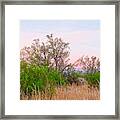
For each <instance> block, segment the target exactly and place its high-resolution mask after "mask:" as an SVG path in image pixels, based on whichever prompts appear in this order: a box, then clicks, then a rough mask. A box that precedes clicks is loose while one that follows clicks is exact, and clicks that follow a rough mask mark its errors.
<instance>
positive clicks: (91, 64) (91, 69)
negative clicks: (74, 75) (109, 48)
mask: <svg viewBox="0 0 120 120" xmlns="http://www.w3.org/2000/svg"><path fill="white" fill-rule="evenodd" d="M74 65H75V66H79V67H80V68H81V69H82V70H83V71H84V72H85V73H96V72H99V71H100V61H99V58H97V57H95V56H92V57H88V56H85V57H81V58H80V59H78V60H77V61H76V62H75V63H74Z"/></svg>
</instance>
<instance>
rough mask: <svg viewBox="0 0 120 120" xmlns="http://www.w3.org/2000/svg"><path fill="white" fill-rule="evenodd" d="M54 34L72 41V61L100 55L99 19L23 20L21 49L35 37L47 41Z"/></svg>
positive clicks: (21, 24) (21, 25)
mask: <svg viewBox="0 0 120 120" xmlns="http://www.w3.org/2000/svg"><path fill="white" fill-rule="evenodd" d="M51 33H52V34H53V36H54V37H61V38H62V39H63V41H66V42H69V43H70V45H69V46H70V59H71V60H70V61H71V62H72V63H73V62H75V61H76V60H77V59H79V57H81V56H83V55H85V56H86V55H88V56H93V55H94V56H97V57H100V21H99V20H21V21H20V49H21V48H23V47H25V46H30V45H31V43H32V41H33V40H34V39H38V38H39V39H40V41H41V42H42V41H43V42H45V41H46V40H47V39H46V35H48V34H51Z"/></svg>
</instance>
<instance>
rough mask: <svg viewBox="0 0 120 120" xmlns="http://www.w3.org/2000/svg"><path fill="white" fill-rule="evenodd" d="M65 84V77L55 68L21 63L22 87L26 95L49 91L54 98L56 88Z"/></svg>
mask: <svg viewBox="0 0 120 120" xmlns="http://www.w3.org/2000/svg"><path fill="white" fill-rule="evenodd" d="M65 83H66V81H65V79H64V77H63V75H62V74H61V73H60V72H59V71H57V70H55V69H53V68H51V69H50V68H49V67H48V66H42V65H41V66H37V65H32V64H28V63H26V62H25V61H21V62H20V85H21V91H23V92H24V93H32V91H40V92H45V91H47V92H48V94H49V95H50V96H52V94H53V93H55V87H56V86H57V85H64V84H65Z"/></svg>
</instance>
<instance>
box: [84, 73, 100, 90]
mask: <svg viewBox="0 0 120 120" xmlns="http://www.w3.org/2000/svg"><path fill="white" fill-rule="evenodd" d="M84 78H85V79H86V80H87V82H88V84H89V85H90V86H94V87H97V88H99V84H100V72H96V73H93V74H85V75H84Z"/></svg>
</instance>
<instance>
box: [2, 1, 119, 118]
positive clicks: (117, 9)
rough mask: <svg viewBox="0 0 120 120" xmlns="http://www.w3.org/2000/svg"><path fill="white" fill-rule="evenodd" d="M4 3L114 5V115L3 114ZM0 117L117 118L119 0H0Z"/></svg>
mask: <svg viewBox="0 0 120 120" xmlns="http://www.w3.org/2000/svg"><path fill="white" fill-rule="evenodd" d="M5 5H115V115H5ZM1 11H2V12H1V41H0V42H1V44H0V46H1V51H0V57H1V59H0V71H1V74H0V77H1V80H0V86H1V89H0V111H1V112H0V119H119V118H120V115H119V112H120V111H119V100H120V99H119V57H120V56H119V33H120V31H119V27H120V24H119V22H120V21H119V17H120V16H119V14H120V1H119V0H100V1H99V0H98V1H97V0H96V1H95V0H94V1H87V0H84V1H83V0H77V1H74V0H68V1H67V0H65V1H57V0H52V1H50V0H47V1H46V0H45V1H2V2H1Z"/></svg>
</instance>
